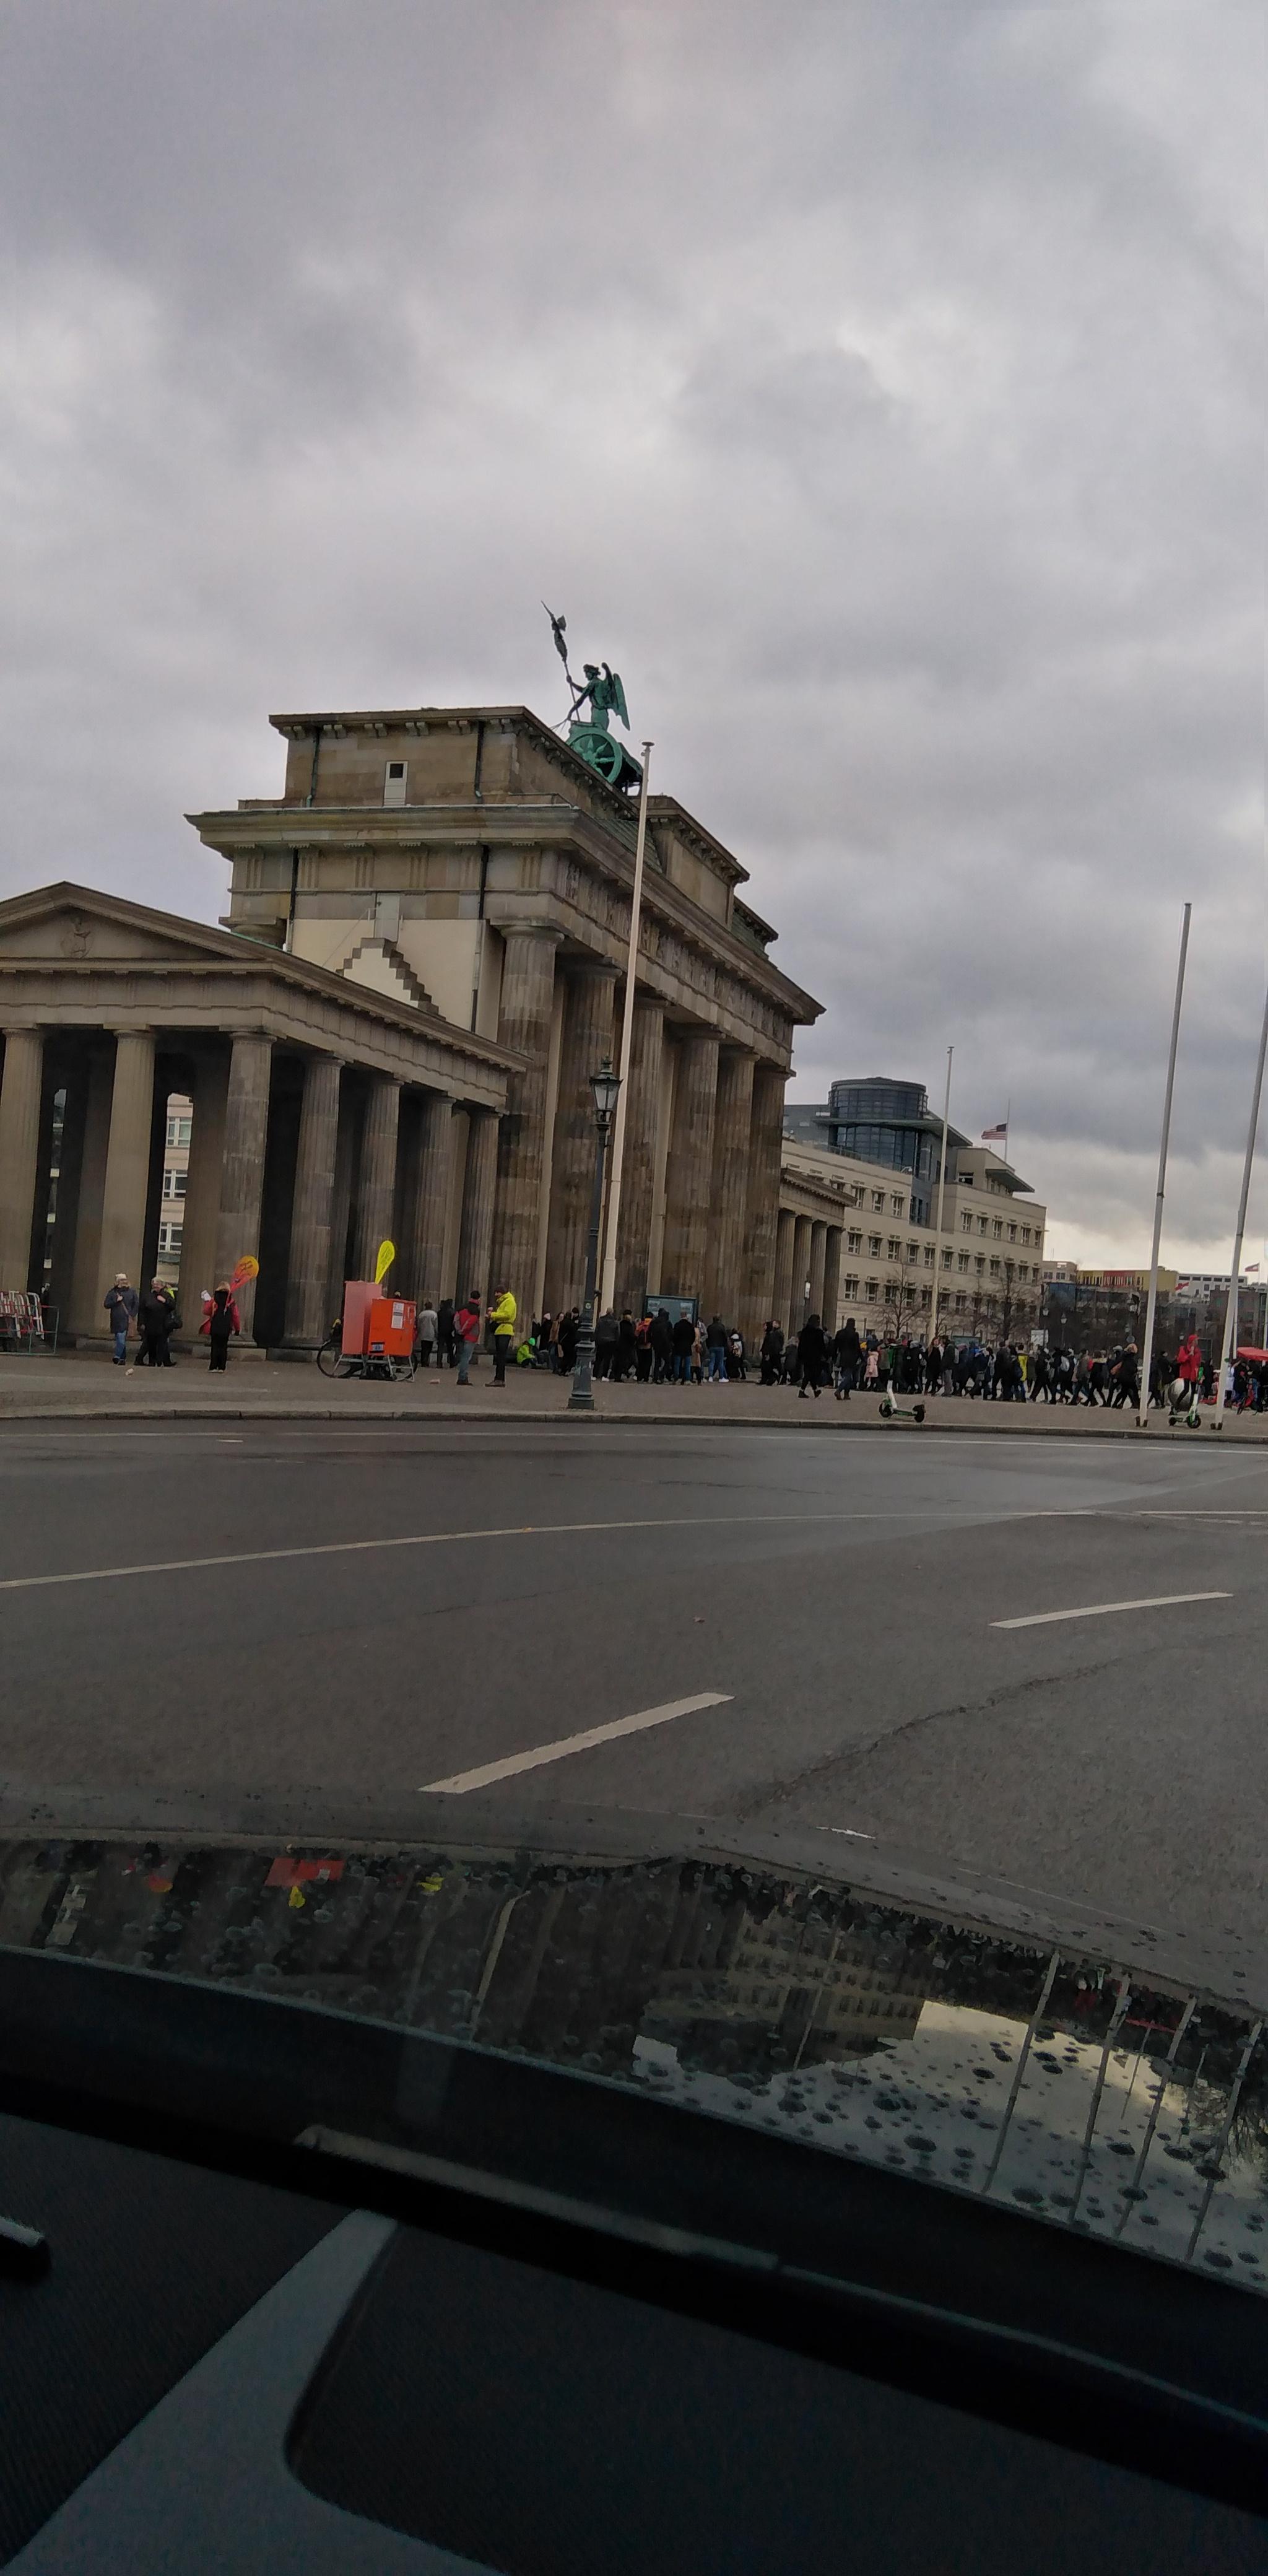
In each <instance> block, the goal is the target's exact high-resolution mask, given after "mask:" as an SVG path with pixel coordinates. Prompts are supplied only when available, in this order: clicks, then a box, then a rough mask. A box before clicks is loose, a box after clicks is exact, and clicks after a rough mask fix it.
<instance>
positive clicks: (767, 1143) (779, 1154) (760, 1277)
mask: <svg viewBox="0 0 1268 2576" xmlns="http://www.w3.org/2000/svg"><path fill="white" fill-rule="evenodd" d="M787 1079H788V1077H787V1075H786V1073H785V1072H784V1069H783V1066H782V1065H778V1064H759V1065H758V1067H757V1070H756V1072H755V1073H754V1076H753V1118H752V1124H751V1126H750V1129H749V1153H748V1209H747V1214H746V1217H745V1233H746V1240H747V1248H748V1275H747V1279H746V1281H745V1292H746V1296H745V1304H744V1306H743V1307H742V1308H741V1313H740V1331H741V1332H742V1333H743V1334H744V1336H745V1339H746V1340H747V1339H749V1338H750V1337H751V1336H752V1335H753V1334H754V1333H759V1332H760V1331H761V1329H762V1327H763V1325H764V1324H765V1322H766V1319H767V1316H768V1315H775V1316H777V1317H778V1320H779V1322H780V1323H781V1324H784V1323H786V1322H787V1314H786V1311H785V1309H784V1308H783V1307H781V1305H780V1302H779V1298H778V1296H777V1295H776V1291H775V1239H776V1229H777V1227H778V1224H779V1174H780V1165H781V1163H782V1161H783V1150H784V1087H785V1084H786V1082H787ZM790 1275H791V1274H790Z"/></svg>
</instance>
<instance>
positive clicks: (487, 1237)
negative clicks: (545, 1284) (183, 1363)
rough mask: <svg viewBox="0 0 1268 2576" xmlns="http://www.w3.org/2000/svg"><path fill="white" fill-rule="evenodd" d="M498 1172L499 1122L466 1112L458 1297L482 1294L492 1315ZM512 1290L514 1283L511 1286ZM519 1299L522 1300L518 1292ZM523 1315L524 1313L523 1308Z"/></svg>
mask: <svg viewBox="0 0 1268 2576" xmlns="http://www.w3.org/2000/svg"><path fill="white" fill-rule="evenodd" d="M497 1170H498V1122H497V1114H496V1112H495V1111H494V1110H492V1109H469V1110H468V1112H467V1159H466V1168H465V1170H464V1172H463V1176H462V1226H461V1230H460V1232H459V1236H458V1294H459V1296H460V1297H469V1296H470V1294H471V1291H472V1289H473V1288H478V1290H479V1292H480V1305H481V1311H482V1313H484V1314H486V1315H487V1313H488V1311H489V1296H490V1292H491V1291H492V1290H493V1289H495V1288H501V1287H502V1286H503V1285H504V1284H505V1283H504V1282H503V1281H502V1280H501V1279H491V1278H490V1276H489V1253H490V1248H491V1245H492V1240H493V1198H494V1191H495V1188H496V1184H497ZM511 1284H512V1286H513V1285H514V1282H512V1283H511ZM515 1295H516V1299H517V1300H518V1297H519V1290H518V1288H516V1289H515ZM520 1311H521V1314H522V1312H523V1310H522V1308H521V1310H520Z"/></svg>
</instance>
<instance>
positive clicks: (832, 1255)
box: [823, 1225, 841, 1333]
mask: <svg viewBox="0 0 1268 2576" xmlns="http://www.w3.org/2000/svg"><path fill="white" fill-rule="evenodd" d="M840 1303H841V1228H840V1226H839V1225H830V1226H829V1228H828V1243H827V1251H826V1255H825V1258H824V1264H823V1329H824V1331H825V1333H835V1331H836V1328H837V1325H838V1323H839V1322H840V1320H841V1318H840V1312H839V1309H840Z"/></svg>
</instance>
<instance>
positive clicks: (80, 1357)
mask: <svg viewBox="0 0 1268 2576" xmlns="http://www.w3.org/2000/svg"><path fill="white" fill-rule="evenodd" d="M570 1384H571V1381H570V1380H569V1379H566V1378H559V1377H555V1376H552V1375H551V1374H550V1373H549V1372H548V1371H547V1370H545V1369H512V1370H511V1372H510V1374H509V1375H508V1377H507V1381H506V1385H505V1386H504V1387H495V1385H494V1383H493V1363H492V1360H491V1359H489V1358H488V1357H486V1356H485V1355H484V1354H482V1355H481V1357H480V1360H479V1364H478V1366H477V1367H476V1368H475V1369H474V1370H473V1372H472V1378H471V1384H470V1386H469V1387H459V1385H458V1383H457V1378H456V1375H455V1372H454V1371H453V1370H452V1369H423V1370H420V1371H419V1373H418V1375H417V1376H416V1377H415V1378H414V1379H412V1380H406V1381H403V1382H397V1383H394V1384H393V1383H388V1382H387V1381H370V1382H366V1381H365V1380H363V1379H361V1378H327V1377H323V1376H322V1374H321V1372H320V1370H319V1369H318V1368H317V1367H316V1366H315V1365H313V1364H311V1363H307V1362H304V1361H294V1360H292V1361H280V1360H279V1361H273V1362H270V1361H267V1360H263V1359H261V1358H260V1357H259V1356H258V1355H257V1354H255V1353H254V1352H253V1353H252V1354H251V1355H250V1356H249V1357H248V1356H247V1355H245V1354H243V1353H241V1352H234V1351H232V1350H231V1353H230V1359H229V1366H228V1368H227V1370H226V1371H225V1373H224V1375H223V1376H216V1377H212V1376H211V1375H210V1373H209V1371H208V1367H207V1362H206V1358H205V1356H204V1354H203V1353H202V1352H198V1353H194V1354H191V1355H190V1356H188V1357H186V1358H183V1359H178V1361H177V1363H176V1366H175V1368H174V1369H170V1370H169V1369H143V1368H135V1367H132V1366H131V1365H129V1367H128V1368H127V1369H116V1368H115V1367H114V1366H113V1365H112V1363H111V1361H110V1358H109V1355H108V1354H104V1355H103V1354H102V1353H100V1352H96V1351H91V1352H89V1351H84V1352H79V1351H65V1352H60V1353H59V1354H58V1355H57V1357H56V1358H38V1359H19V1358H10V1357H5V1358H3V1359H0V1422H6V1421H7V1422H53V1421H62V1420H69V1421H85V1422H92V1421H97V1422H131V1421H138V1420H139V1421H147V1422H184V1421H198V1422H201V1421H203V1420H204V1419H206V1420H213V1421H214V1420H222V1421H230V1422H234V1421H261V1422H291V1421H295V1422H323V1421H328V1422H461V1421H469V1420H470V1419H471V1418H472V1417H473V1416H474V1417H475V1419H476V1420H477V1421H480V1422H487V1421H490V1420H493V1419H498V1420H501V1419H505V1418H508V1417H509V1418H510V1419H512V1420H514V1421H516V1422H553V1421H554V1420H555V1419H556V1417H557V1416H558V1415H560V1414H564V1413H566V1412H567V1410H568V1394H569V1388H570ZM594 1394H595V1409H594V1413H593V1414H591V1415H581V1416H577V1415H574V1416H573V1417H572V1418H573V1420H574V1422H575V1421H583V1422H584V1421H603V1422H657V1423H662V1422H666V1423H687V1424H690V1425H691V1427H692V1428H693V1429H695V1428H696V1427H698V1426H699V1424H701V1423H702V1422H703V1423H708V1424H710V1425H713V1424H715V1423H719V1422H721V1423H734V1424H737V1425H739V1426H740V1427H742V1428H743V1429H745V1430H753V1429H757V1428H760V1427H763V1426H765V1427H772V1426H773V1427H774V1428H776V1429H780V1430H785V1431H786V1430H789V1429H794V1430H808V1429H809V1428H810V1426H811V1425H812V1424H813V1426H814V1427H815V1429H816V1430H818V1431H829V1430H832V1431H848V1430H854V1429H857V1428H858V1427H859V1425H860V1424H861V1425H863V1426H864V1427H865V1428H867V1427H872V1426H875V1425H876V1424H877V1423H878V1422H879V1421H880V1399H879V1397H877V1396H870V1395H853V1396H851V1398H850V1400H849V1402H848V1404H839V1403H838V1402H837V1401H836V1400H835V1398H834V1396H833V1394H832V1390H831V1388H830V1387H827V1388H825V1389H824V1390H823V1392H822V1394H821V1395H820V1396H819V1397H818V1398H815V1397H813V1396H806V1397H805V1398H801V1397H799V1395H798V1393H797V1390H796V1388H795V1387H791V1386H782V1387H781V1386H770V1387H766V1386H760V1385H759V1384H758V1383H757V1380H756V1378H754V1377H750V1378H749V1379H748V1380H747V1382H745V1383H743V1384H735V1383H726V1382H723V1383H713V1384H711V1383H709V1382H708V1381H707V1380H706V1382H705V1384H704V1385H703V1386H639V1385H637V1384H636V1383H635V1382H634V1381H632V1380H630V1379H626V1380H624V1381H623V1382H622V1383H621V1384H620V1385H618V1386H613V1385H611V1384H610V1383H607V1382H603V1383H601V1384H599V1385H598V1386H596V1388H595V1391H594ZM899 1401H900V1402H901V1403H902V1404H903V1405H904V1406H910V1404H911V1403H913V1402H917V1401H920V1399H919V1398H912V1397H907V1396H905V1397H901V1398H900V1399H899ZM924 1403H925V1408H926V1410H925V1426H924V1427H925V1428H926V1429H927V1430H938V1431H973V1432H978V1433H983V1432H985V1433H996V1434H998V1433H1020V1434H1021V1435H1022V1436H1024V1437H1026V1438H1031V1439H1035V1438H1038V1439H1042V1438H1043V1437H1044V1436H1045V1435H1046V1436H1048V1437H1054V1438H1055V1437H1068V1438H1071V1439H1083V1440H1097V1439H1101V1440H1123V1439H1139V1438H1140V1436H1141V1435H1140V1433H1139V1431H1138V1429H1137V1426H1136V1418H1135V1415H1134V1414H1133V1413H1129V1412H1127V1411H1122V1412H1117V1413H1110V1412H1107V1411H1105V1410H1104V1408H1102V1407H1098V1408H1096V1409H1095V1410H1092V1409H1091V1408H1089V1407H1088V1406H1086V1405H1072V1404H1001V1403H996V1402H993V1401H987V1400H983V1399H979V1398H975V1397H970V1396H947V1395H943V1396H929V1397H926V1398H925V1399H924ZM1209 1422H1210V1416H1209V1413H1208V1412H1206V1410H1205V1409H1204V1412H1203V1423H1202V1430H1201V1431H1188V1430H1185V1429H1184V1428H1180V1429H1177V1430H1176V1431H1169V1430H1168V1429H1167V1418H1166V1415H1165V1413H1161V1412H1158V1411H1156V1410H1155V1412H1154V1413H1153V1414H1152V1416H1151V1420H1150V1426H1149V1429H1150V1437H1153V1436H1155V1435H1157V1436H1158V1437H1160V1438H1162V1439H1165V1440H1179V1441H1186V1442H1188V1443H1190V1444H1191V1445H1193V1446H1195V1447H1196V1446H1198V1445H1199V1444H1200V1443H1201V1441H1202V1438H1203V1433H1205V1432H1206V1431H1207V1429H1208V1428H1209ZM885 1427H886V1428H887V1429H888V1430H890V1431H892V1432H893V1433H894V1434H895V1435H898V1434H901V1433H904V1432H913V1431H915V1430H916V1429H917V1425H916V1424H914V1423H913V1422H910V1421H896V1422H893V1423H890V1424H887V1425H886V1426H885ZM1221 1437H1222V1438H1223V1439H1224V1440H1226V1441H1234V1440H1235V1441H1237V1442H1239V1443H1243V1442H1247V1441H1249V1442H1268V1414H1264V1413H1259V1414H1255V1413H1247V1414H1241V1415H1238V1414H1229V1415H1227V1416H1226V1418H1225V1427H1224V1431H1223V1433H1222V1435H1221Z"/></svg>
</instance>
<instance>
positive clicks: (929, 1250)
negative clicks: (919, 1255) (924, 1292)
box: [925, 1243, 938, 1270]
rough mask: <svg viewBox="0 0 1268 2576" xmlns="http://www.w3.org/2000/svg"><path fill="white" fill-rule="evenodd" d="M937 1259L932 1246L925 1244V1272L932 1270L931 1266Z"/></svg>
mask: <svg viewBox="0 0 1268 2576" xmlns="http://www.w3.org/2000/svg"><path fill="white" fill-rule="evenodd" d="M937 1257H938V1256H937V1254H936V1252H935V1251H934V1248H933V1245H932V1244H931V1243H927V1244H926V1245H925V1268H926V1270H932V1268H933V1266H934V1263H935V1261H936V1260H937Z"/></svg>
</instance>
